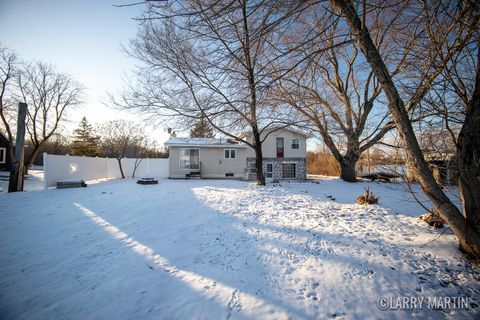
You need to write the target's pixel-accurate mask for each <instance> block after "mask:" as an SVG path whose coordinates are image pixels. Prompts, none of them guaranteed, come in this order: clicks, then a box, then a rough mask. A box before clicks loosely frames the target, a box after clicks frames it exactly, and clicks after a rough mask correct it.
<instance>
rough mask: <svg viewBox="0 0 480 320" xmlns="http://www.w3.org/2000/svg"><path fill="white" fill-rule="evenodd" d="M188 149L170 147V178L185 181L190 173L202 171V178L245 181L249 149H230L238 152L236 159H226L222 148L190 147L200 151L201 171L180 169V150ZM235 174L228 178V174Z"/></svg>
mask: <svg viewBox="0 0 480 320" xmlns="http://www.w3.org/2000/svg"><path fill="white" fill-rule="evenodd" d="M181 148H186V147H170V149H169V150H170V151H169V152H170V153H169V156H170V178H172V179H183V178H185V177H186V176H187V174H189V173H190V172H198V171H200V174H201V177H202V178H207V179H208V178H230V179H244V178H245V164H246V158H247V157H246V156H247V148H228V149H235V150H237V154H236V158H235V159H225V156H224V150H225V148H222V147H195V146H192V147H188V148H192V149H195V148H198V149H199V150H200V170H198V169H193V170H184V169H180V159H179V155H180V149H181ZM231 173H233V177H227V176H226V174H231Z"/></svg>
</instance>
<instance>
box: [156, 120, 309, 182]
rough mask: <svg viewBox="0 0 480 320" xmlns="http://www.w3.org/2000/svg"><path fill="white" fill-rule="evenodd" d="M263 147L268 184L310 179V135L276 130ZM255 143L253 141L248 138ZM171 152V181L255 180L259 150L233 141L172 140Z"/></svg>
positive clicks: (203, 139)
mask: <svg viewBox="0 0 480 320" xmlns="http://www.w3.org/2000/svg"><path fill="white" fill-rule="evenodd" d="M265 135H268V136H267V138H266V140H265V141H264V142H263V144H262V153H263V170H264V173H265V177H266V179H267V181H268V182H274V181H280V180H286V179H289V180H291V179H297V180H301V179H305V178H306V172H307V170H306V153H307V151H306V150H307V149H306V139H307V136H308V135H307V134H305V133H303V132H299V131H296V130H293V129H276V130H273V129H272V130H271V131H268V132H267V133H265ZM244 138H245V139H246V140H247V141H249V142H251V141H253V138H252V137H251V136H249V135H245V136H244ZM165 146H167V147H168V149H169V166H170V168H169V170H170V178H172V179H182V178H183V179H184V178H191V177H200V178H207V179H208V178H217V179H218V178H224V179H242V180H243V179H244V180H255V179H256V178H257V172H256V168H255V151H254V150H253V148H251V147H250V146H249V145H247V144H245V143H241V142H238V141H234V140H231V139H211V138H177V137H172V138H170V139H169V140H168V141H167V142H166V143H165Z"/></svg>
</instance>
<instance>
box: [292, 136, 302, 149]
mask: <svg viewBox="0 0 480 320" xmlns="http://www.w3.org/2000/svg"><path fill="white" fill-rule="evenodd" d="M294 141H297V143H296V144H295V145H296V146H297V147H296V148H294V147H293V146H294V144H293V142H294ZM291 147H292V150H300V139H298V138H294V139H292V144H291Z"/></svg>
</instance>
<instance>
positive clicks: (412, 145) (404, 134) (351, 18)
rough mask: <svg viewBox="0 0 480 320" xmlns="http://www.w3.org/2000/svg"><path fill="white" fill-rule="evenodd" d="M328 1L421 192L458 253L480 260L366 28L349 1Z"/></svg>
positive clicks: (473, 233)
mask: <svg viewBox="0 0 480 320" xmlns="http://www.w3.org/2000/svg"><path fill="white" fill-rule="evenodd" d="M331 2H332V3H333V4H334V5H335V6H336V7H337V8H338V9H339V10H340V11H341V12H342V14H343V15H344V17H345V19H346V21H347V23H348V24H349V26H350V29H351V31H352V32H353V33H354V34H355V37H356V39H357V42H358V45H359V46H360V48H361V50H362V52H363V54H364V55H365V58H366V60H367V61H368V63H369V64H370V66H371V68H372V70H373V71H374V73H375V76H376V77H377V79H378V81H379V83H380V84H381V86H382V88H383V90H384V92H385V96H386V97H387V100H388V108H389V110H390V112H391V114H392V118H393V121H394V122H395V126H396V127H397V130H398V133H399V135H400V138H401V139H402V142H403V144H404V146H405V151H406V153H407V158H408V161H410V163H412V164H413V166H414V167H415V170H416V172H417V173H418V179H419V182H420V185H421V187H422V189H423V192H424V193H425V195H426V196H427V198H428V199H429V200H430V201H431V202H432V204H433V205H434V206H435V209H436V210H437V211H438V212H439V214H440V216H441V218H442V219H444V220H445V221H446V222H447V223H448V225H449V226H450V227H451V228H452V231H453V232H454V234H455V235H456V236H457V238H458V240H459V242H460V248H461V250H462V251H464V252H465V253H467V255H469V256H471V257H473V258H476V259H480V233H479V232H478V230H477V229H476V228H475V227H474V226H472V225H470V224H468V223H467V220H466V219H465V217H464V216H463V215H462V213H461V212H460V211H459V210H458V209H457V207H456V206H455V205H454V204H453V203H452V202H451V201H450V199H449V198H448V197H447V196H446V195H445V193H444V192H443V191H442V188H441V187H440V186H439V185H438V183H437V182H436V181H435V178H434V177H433V174H432V171H431V170H430V168H429V166H428V164H427V162H426V161H425V158H424V157H423V153H422V150H421V149H420V146H419V144H418V141H417V139H416V137H415V133H414V131H413V127H412V124H411V121H410V119H409V117H408V114H407V111H406V109H405V103H404V102H403V100H402V99H401V98H400V95H399V93H398V91H397V88H396V86H395V84H394V83H393V80H392V77H391V75H390V73H389V71H388V69H387V67H386V65H385V64H384V62H383V59H382V57H381V56H380V53H379V52H378V49H377V48H376V47H375V45H374V43H373V41H372V38H371V37H370V33H369V31H368V29H367V28H366V27H365V26H364V25H362V22H361V20H360V18H359V16H358V14H357V12H356V10H355V8H354V6H353V5H352V3H351V2H348V1H345V0H331ZM477 196H478V195H477Z"/></svg>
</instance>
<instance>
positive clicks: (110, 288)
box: [0, 178, 480, 319]
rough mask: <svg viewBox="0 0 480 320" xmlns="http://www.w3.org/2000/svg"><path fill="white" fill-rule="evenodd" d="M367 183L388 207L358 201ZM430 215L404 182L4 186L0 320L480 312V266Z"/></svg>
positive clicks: (450, 315)
mask: <svg viewBox="0 0 480 320" xmlns="http://www.w3.org/2000/svg"><path fill="white" fill-rule="evenodd" d="M366 185H370V187H371V190H372V191H373V192H374V193H376V194H378V195H380V203H379V205H374V206H360V205H357V204H355V198H356V196H357V195H359V194H360V193H362V192H363V188H364V187H365V186H366ZM423 211H424V210H423V209H422V208H421V207H420V206H418V205H417V204H416V203H414V202H412V200H411V196H410V195H409V194H408V193H406V192H404V190H403V187H402V186H401V185H398V184H383V183H366V182H365V183H356V184H348V183H344V182H342V181H340V180H338V179H327V178H323V179H319V180H315V181H313V182H305V183H294V182H292V183H288V182H287V183H282V184H281V185H278V184H274V185H273V184H272V185H268V186H267V187H257V186H255V184H253V183H248V182H241V181H216V180H190V181H187V180H179V181H175V180H161V181H160V182H159V184H158V185H150V186H142V185H137V184H135V183H134V181H133V180H129V179H127V180H123V181H122V180H113V181H109V182H104V183H98V184H95V185H90V186H89V187H88V188H81V189H64V190H55V189H52V190H48V191H38V192H25V193H16V194H6V193H0V318H1V319H324V318H340V319H378V318H382V319H385V318H389V319H405V318H410V317H412V316H415V317H418V318H422V319H423V318H427V319H443V318H446V319H463V318H465V319H475V318H476V319H478V318H479V317H480V306H479V305H480V298H479V297H480V282H479V281H480V268H479V267H476V266H472V265H471V264H470V263H469V262H466V261H465V260H464V259H463V258H462V257H461V255H460V253H459V252H458V250H457V242H456V241H455V238H454V237H453V235H452V234H451V233H450V231H449V229H441V230H437V229H433V228H431V227H429V226H428V225H426V224H425V223H423V222H420V221H418V219H417V216H418V215H419V214H421V213H423ZM382 297H385V298H386V299H390V300H387V301H389V302H390V304H389V307H392V308H395V307H398V303H396V302H398V299H399V298H400V299H403V298H408V299H410V300H409V301H412V302H414V301H413V300H414V299H417V300H415V301H416V302H419V301H420V300H418V299H420V298H424V299H431V298H446V297H465V298H468V299H467V300H468V308H467V309H466V310H465V309H463V310H452V308H449V309H448V308H444V310H438V309H432V308H431V307H432V306H431V305H430V306H428V305H427V301H426V300H425V301H424V302H423V303H424V304H423V305H422V308H421V310H419V309H420V308H419V306H418V305H412V304H411V303H410V304H406V305H405V304H403V307H409V308H410V310H391V308H389V309H390V310H381V309H380V308H379V307H378V305H377V303H378V301H384V300H379V299H381V298H382ZM402 301H403V300H402Z"/></svg>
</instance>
